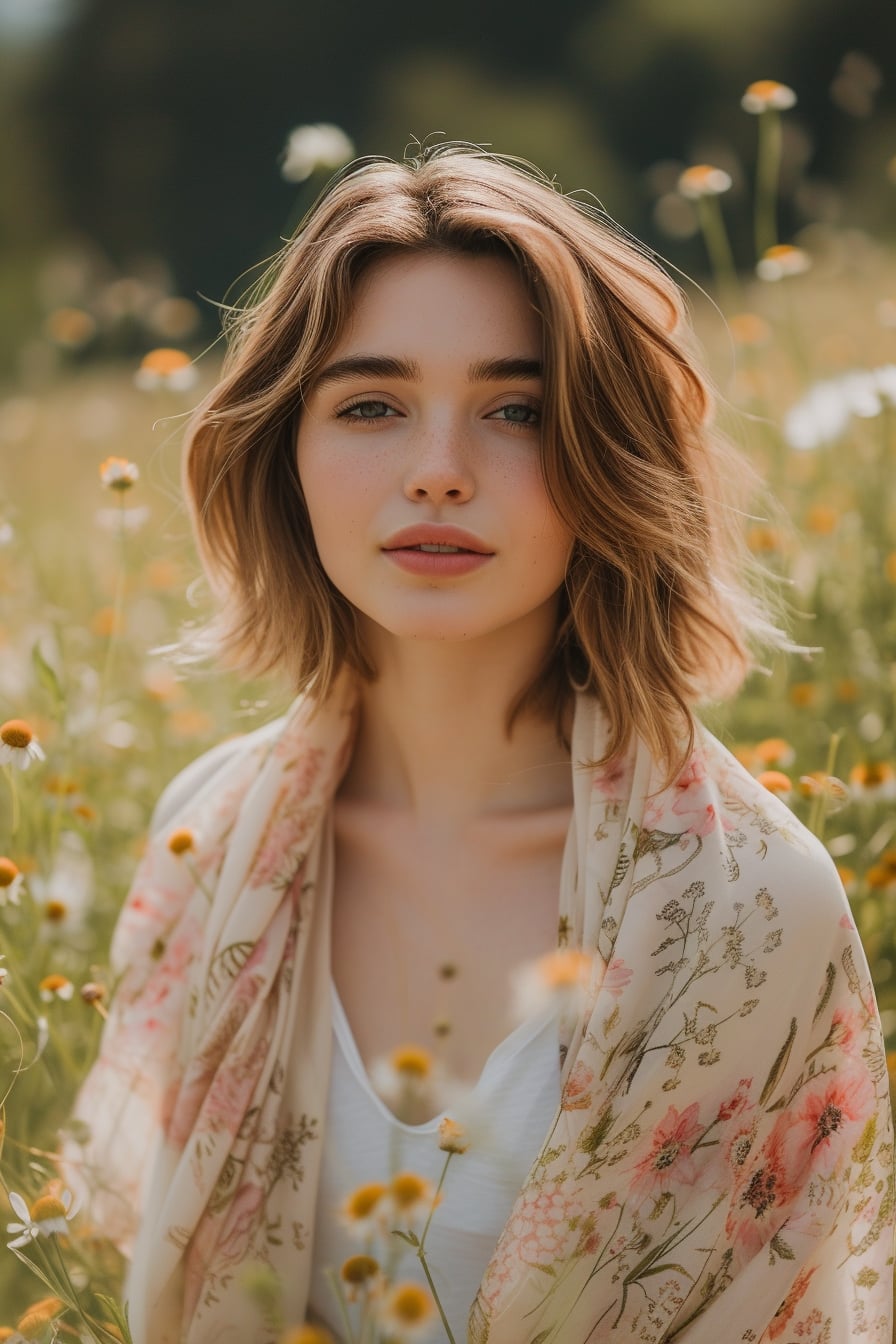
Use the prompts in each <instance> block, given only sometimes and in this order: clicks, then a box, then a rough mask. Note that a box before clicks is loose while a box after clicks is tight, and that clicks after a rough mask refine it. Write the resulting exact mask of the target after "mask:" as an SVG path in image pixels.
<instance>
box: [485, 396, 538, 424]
mask: <svg viewBox="0 0 896 1344" xmlns="http://www.w3.org/2000/svg"><path fill="white" fill-rule="evenodd" d="M502 411H527V412H528V413H529V415H530V416H533V417H534V418H533V419H531V420H510V419H508V418H506V417H503V418H502V424H505V425H510V426H511V427H512V428H513V429H537V428H538V426H539V425H540V424H541V413H540V412H539V410H538V407H537V406H530V405H529V403H528V402H527V401H508V402H506V403H505V404H504V405H503V406H499V407H498V408H497V410H495V411H492V413H491V416H490V417H489V419H494V418H495V417H497V416H499V415H500V413H501V412H502Z"/></svg>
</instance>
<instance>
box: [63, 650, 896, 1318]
mask: <svg viewBox="0 0 896 1344" xmlns="http://www.w3.org/2000/svg"><path fill="white" fill-rule="evenodd" d="M354 700H355V694H354V689H353V686H352V683H351V681H350V679H349V678H348V677H344V678H343V679H342V680H341V681H340V683H339V685H338V687H337V689H336V691H335V693H334V694H333V696H332V697H331V698H330V700H329V702H328V703H327V704H325V705H323V706H318V707H316V706H314V705H312V704H311V703H310V702H309V701H300V702H297V703H296V705H295V706H294V707H293V709H292V711H291V712H290V713H289V714H288V715H287V717H286V718H285V719H284V720H282V722H280V723H278V724H277V725H273V726H269V727H268V728H267V729H265V730H262V732H261V733H259V734H250V735H248V736H247V737H245V738H244V739H241V740H239V741H237V742H236V743H229V744H227V745H226V746H225V747H224V748H222V749H220V750H219V752H218V753H217V754H216V755H215V756H213V757H211V758H210V762H209V763H208V765H209V768H203V767H202V766H199V767H196V768H194V770H193V773H192V774H189V773H188V775H187V776H186V780H185V782H183V781H182V782H181V784H180V785H178V784H175V787H174V791H173V794H172V795H171V796H173V797H174V798H175V799H176V806H175V807H174V808H173V809H172V807H171V804H170V798H169V801H168V803H163V808H164V809H165V811H166V815H169V816H170V822H169V824H168V825H165V826H163V827H162V829H161V831H160V833H159V835H158V836H157V837H156V838H155V839H154V840H153V841H152V842H151V844H150V847H149V851H148V854H147V856H146V859H145V860H144V862H143V864H142V865H141V868H140V871H139V872H138V874H137V877H136V879H135V882H134V886H133V889H132V891H131V894H130V896H129V898H128V901H127V903H126V906H125V908H124V911H123V913H122V916H121V920H120V923H119V926H118V930H117V932H116V936H115V943H114V948H113V954H114V960H115V964H116V966H117V967H118V968H119V969H120V970H121V971H122V972H123V979H122V982H121V986H120V988H119V990H118V993H117V996H116V999H115V1003H114V1008H113V1012H112V1015H111V1018H110V1021H109V1024H108V1027H107V1030H106V1032H105V1035H104V1038H103V1043H102V1048H101V1053H100V1057H99V1060H98V1062H97V1064H96V1066H95V1067H94V1069H93V1071H92V1073H91V1075H90V1077H89V1079H88V1081H87V1083H86V1085H85V1088H84V1090H83V1092H82V1095H81V1097H80V1100H79V1104H78V1114H79V1116H80V1117H81V1118H83V1119H84V1120H86V1121H87V1123H88V1124H89V1125H90V1126H91V1127H92V1131H93V1138H92V1142H91V1144H90V1145H89V1146H88V1148H87V1150H86V1158H87V1162H86V1166H85V1168H84V1170H85V1172H86V1174H87V1175H88V1176H89V1177H91V1178H93V1179H94V1181H97V1180H98V1181H99V1184H100V1186H101V1188H100V1189H98V1190H97V1193H96V1195H95V1197H94V1213H95V1214H96V1216H97V1217H98V1218H99V1220H100V1221H101V1223H102V1224H103V1225H104V1226H105V1227H106V1228H107V1230H109V1231H110V1233H111V1234H112V1235H114V1236H115V1237H116V1238H117V1239H118V1240H119V1241H120V1242H121V1243H122V1244H123V1245H124V1246H125V1247H128V1248H131V1249H132V1254H133V1269H132V1273H131V1279H130V1284H129V1298H130V1303H131V1316H132V1322H133V1329H134V1339H135V1341H136V1344H150V1341H152V1344H180V1341H187V1342H188V1344H211V1342H212V1341H214V1342H215V1344H226V1341H239V1344H255V1342H256V1341H257V1344H268V1341H269V1340H272V1339H273V1334H272V1332H271V1331H270V1330H267V1329H265V1327H264V1326H263V1324H262V1323H261V1321H260V1318H259V1317H258V1315H257V1313H256V1312H255V1311H254V1309H253V1308H251V1307H250V1306H249V1305H248V1303H247V1301H246V1298H245V1294H244V1292H243V1289H242V1286H241V1282H240V1273H241V1270H242V1269H243V1267H244V1266H246V1265H247V1264H250V1263H253V1262H258V1261H262V1262H264V1263H266V1264H268V1265H270V1266H271V1267H272V1268H273V1269H275V1270H276V1271H277V1272H278V1273H279V1274H280V1275H281V1276H282V1279H283V1283H284V1292H285V1297H286V1301H287V1306H288V1310H289V1312H290V1313H291V1314H292V1317H293V1319H294V1320H295V1321H299V1320H301V1318H302V1315H303V1313H304V1310H305V1306H306V1297H307V1292H308V1280H309V1272H310V1265H311V1245H312V1238H313V1235H314V1227H313V1222H314V1208H315V1198H316V1192H317V1181H318V1167H319V1160H320V1150H321V1134H322V1131H323V1126H324V1124H325V1122H326V1114H325V1108H326V1097H327V1089H328V1082H329V1053H330V1042H331V1014H330V991H329V984H330V953H329V929H330V900H331V888H332V875H331V873H330V872H329V870H328V855H329V852H330V850H329V847H328V845H327V844H326V843H325V840H326V837H327V827H328V818H329V804H330V801H331V799H332V796H333V793H334V791H335V789H336V787H337V785H338V781H339V779H340V778H341V775H342V773H343V771H344V768H345V765H346V763H347V760H348V758H349V754H350V751H351V746H352V736H353V734H352V730H353V709H354ZM315 711H316V712H315ZM604 735H605V726H604V722H603V719H602V716H601V713H600V710H599V708H598V706H597V705H596V703H595V702H594V701H593V700H591V699H588V698H585V697H579V699H578V701H577V706H576V714H575V723H574V731H573V744H572V747H573V751H572V755H573V763H574V790H575V808H574V816H573V819H572V821H571V825H570V831H569V837H568V841H567V847H566V852H565V856H564V863H563V873H562V879H561V890H560V893H559V911H558V914H559V929H560V942H561V944H565V945H567V946H577V947H578V946H581V947H584V948H585V949H587V950H588V951H589V952H590V953H593V954H594V963H593V977H592V983H591V987H590V992H589V995H588V1002H587V1005H586V1006H585V1008H584V1010H583V1012H582V1014H581V1016H580V1017H579V1018H578V1019H577V1020H576V1021H574V1022H567V1023H565V1024H564V1026H563V1027H562V1031H563V1033H564V1035H565V1039H566V1043H568V1046H569V1049H568V1054H567V1057H566V1061H565V1065H564V1069H563V1075H562V1079H561V1083H562V1088H563V1091H562V1099H561V1105H560V1108H559V1110H558V1112H557V1115H556V1118H555V1120H554V1123H553V1125H552V1126H551V1129H550V1132H549V1133H548V1134H547V1135H546V1137H545V1144H544V1147H543V1149H542V1151H541V1153H540V1155H539V1157H538V1159H537V1161H536V1163H535V1164H534V1166H533V1168H532V1170H531V1172H530V1173H529V1176H528V1179H527V1181H526V1183H525V1184H524V1186H523V1188H522V1190H521V1191H520V1194H519V1197H518V1199H517V1201H516V1204H515V1206H514V1209H513V1211H512V1213H511V1215H510V1218H509V1219H508V1222H507V1224H506V1226H505V1228H504V1231H503V1233H502V1235H501V1238H500V1240H499V1242H498V1245H497V1248H496V1251H495V1255H494V1257H493V1259H492V1261H491V1264H490V1265H489V1268H488V1270H487V1272H486V1274H485V1278H484V1280H483V1284H482V1287H481V1289H480V1292H479V1295H478V1297H477V1299H476V1302H475V1304H474V1305H473V1310H472V1314H471V1322H470V1336H469V1337H470V1339H471V1340H472V1341H474V1344H547V1342H548V1341H554V1340H556V1341H560V1342H561V1344H585V1342H586V1340H587V1341H589V1344H596V1342H599V1341H602V1340H611V1339H612V1340H615V1339H625V1338H630V1339H637V1340H638V1341H646V1342H647V1344H658V1342H659V1341H661V1340H662V1341H668V1340H672V1339H675V1340H677V1341H682V1342H683V1344H718V1342H719V1341H720V1340H725V1341H732V1344H733V1342H734V1341H749V1342H750V1344H753V1342H754V1341H760V1340H761V1341H762V1342H763V1344H765V1341H774V1340H781V1341H783V1344H791V1341H796V1340H800V1341H804V1340H809V1341H818V1342H819V1344H821V1342H822V1341H830V1342H831V1344H834V1342H839V1341H841V1340H845V1339H847V1338H850V1339H852V1338H862V1339H863V1340H867V1341H869V1344H890V1323H891V1310H892V1289H891V1283H892V1246H893V1218H894V1211H893V1184H892V1183H893V1168H892V1161H893V1150H892V1122H891V1116H890V1108H889V1094H888V1084H887V1074H886V1068H885V1060H884V1054H883V1046H882V1038H881V1032H880V1022H879V1018H878V1015H877V1010H876V1006H875V1002H874V995H873V991H872V988H871V983H870V979H869V975H868V969H867V965H866V962H865V958H864V955H863V952H862V948H861V945H860V943H859V940H858V937H857V935H856V932H855V929H854V927H853V923H852V920H851V917H850V912H849V907H848V904H847V901H846V898H845V896H844V893H843V890H842V887H841V885H840V882H839V880H838V878H837V874H836V871H835V869H834V866H833V864H832V863H831V861H830V859H829V857H828V855H827V854H826V852H825V851H824V849H823V848H822V846H821V845H820V844H819V843H818V842H817V841H816V840H815V839H814V838H813V837H812V836H811V835H809V834H808V832H806V831H805V830H804V829H803V828H802V827H801V826H800V825H799V824H798V823H797V822H796V821H795V820H794V818H793V817H792V815H791V814H790V812H789V811H788V810H787V808H785V807H784V806H783V805H782V804H780V803H779V802H778V801H777V800H776V799H774V798H773V797H772V796H771V795H770V794H768V793H767V792H766V791H765V790H764V789H762V787H761V786H760V785H758V784H757V783H756V781H755V780H754V779H752V778H751V777H750V776H749V775H748V774H747V773H746V772H745V771H744V770H743V768H742V767H741V766H740V765H738V763H737V762H736V761H735V760H734V759H733V758H732V757H731V756H730V755H729V754H728V753H727V752H726V751H725V750H724V749H723V748H722V747H721V746H720V744H719V743H718V742H716V741H715V740H714V739H713V738H712V737H711V736H710V735H709V734H707V733H706V732H705V731H702V730H700V731H699V732H698V738H697V745H696V748H695V751H694V753H693V755H692V757H691V759H690V761H689V762H688V764H687V766H686V768H685V770H684V771H683V773H682V775H681V776H680V778H679V779H678V780H677V781H676V783H675V784H674V785H673V786H672V787H670V788H666V789H660V788H659V785H660V780H661V775H660V773H659V772H658V770H657V768H656V766H655V764H654V762H653V761H652V760H651V759H650V756H649V754H648V753H647V751H646V749H645V748H644V747H643V745H639V744H637V743H635V744H633V745H632V747H631V749H630V751H629V753H628V755H627V757H626V759H625V760H624V761H623V762H622V763H621V764H620V765H619V766H618V767H616V768H614V769H613V770H609V771H608V770H603V771H595V770H593V769H591V768H578V766H577V763H579V762H588V761H593V760H595V759H596V758H597V757H599V756H600V755H601V752H602V743H603V741H604V740H605V736H604ZM200 779H201V781H202V782H199V781H200ZM175 824H176V825H177V826H186V827H189V828H190V829H191V830H192V831H193V832H194V834H195V853H193V854H190V855H187V856H186V858H180V859H177V858H175V857H174V856H173V855H172V854H171V853H170V852H169V851H168V848H167V844H166V841H167V835H168V833H169V832H170V829H171V827H172V826H173V825H175ZM456 1160H458V1161H462V1160H463V1159H462V1158H460V1159H456ZM72 1166H73V1159H72V1156H71V1155H70V1168H72ZM375 1177H376V1173H371V1179H374V1178H375Z"/></svg>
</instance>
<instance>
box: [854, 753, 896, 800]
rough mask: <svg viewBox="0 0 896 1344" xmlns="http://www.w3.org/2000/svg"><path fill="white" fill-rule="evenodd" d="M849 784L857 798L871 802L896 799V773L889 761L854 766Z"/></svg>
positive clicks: (868, 762) (867, 762) (866, 762)
mask: <svg viewBox="0 0 896 1344" xmlns="http://www.w3.org/2000/svg"><path fill="white" fill-rule="evenodd" d="M849 782H850V784H851V786H852V788H853V791H854V793H855V795H856V797H857V798H864V799H868V800H869V801H875V802H876V801H878V800H881V801H883V800H889V799H891V798H896V772H894V770H893V767H892V765H890V764H889V762H888V761H865V762H862V763H860V764H859V765H854V766H853V768H852V769H851V770H850V772H849Z"/></svg>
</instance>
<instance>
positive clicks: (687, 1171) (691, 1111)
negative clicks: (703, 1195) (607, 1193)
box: [629, 1101, 706, 1204]
mask: <svg viewBox="0 0 896 1344" xmlns="http://www.w3.org/2000/svg"><path fill="white" fill-rule="evenodd" d="M705 1130H706V1127H705V1125H702V1124H701V1123H700V1106H699V1103H698V1102H696V1101H695V1102H692V1104H691V1105H690V1106H688V1107H687V1109H686V1110H684V1111H682V1112H680V1113H679V1111H678V1110H677V1108H676V1107H675V1106H670V1107H669V1109H668V1111H667V1112H666V1114H665V1115H664V1116H663V1119H662V1120H661V1121H660V1122H659V1124H658V1125H657V1126H656V1128H655V1129H654V1131H653V1133H652V1134H651V1136H650V1141H649V1144H648V1147H647V1151H646V1152H645V1153H644V1154H643V1155H642V1156H641V1157H640V1158H639V1159H638V1161H637V1162H635V1164H634V1166H633V1167H631V1168H629V1170H630V1171H632V1172H634V1175H633V1176H632V1179H631V1186H630V1190H631V1194H632V1197H633V1199H634V1200H635V1201H636V1202H638V1203H641V1204H643V1203H645V1202H646V1201H647V1200H649V1199H655V1198H657V1197H659V1196H660V1195H664V1194H665V1193H666V1191H667V1190H670V1189H671V1188H672V1187H674V1186H680V1185H686V1186H688V1187H690V1188H693V1187H694V1186H696V1184H697V1180H698V1168H697V1163H696V1161H695V1160H694V1158H693V1157H692V1156H691V1153H692V1150H693V1147H694V1144H695V1143H696V1142H697V1140H698V1139H699V1138H700V1137H701V1136H702V1135H703V1134H704V1133H705Z"/></svg>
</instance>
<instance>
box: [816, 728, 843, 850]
mask: <svg viewBox="0 0 896 1344" xmlns="http://www.w3.org/2000/svg"><path fill="white" fill-rule="evenodd" d="M842 736H843V734H842V732H841V733H832V734H831V740H830V742H829V743H828V759H827V762H826V764H825V767H824V778H825V782H824V783H823V784H822V786H821V788H820V789H819V790H818V793H817V795H816V796H815V798H814V799H813V800H812V811H811V813H810V814H809V830H810V831H811V832H812V834H813V835H816V836H817V837H818V839H819V840H823V839H824V828H825V823H826V822H827V815H826V808H825V804H826V802H827V780H828V779H829V778H830V776H831V775H833V773H834V766H835V765H836V763H837V750H838V748H839V746H840V739H841V738H842Z"/></svg>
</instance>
